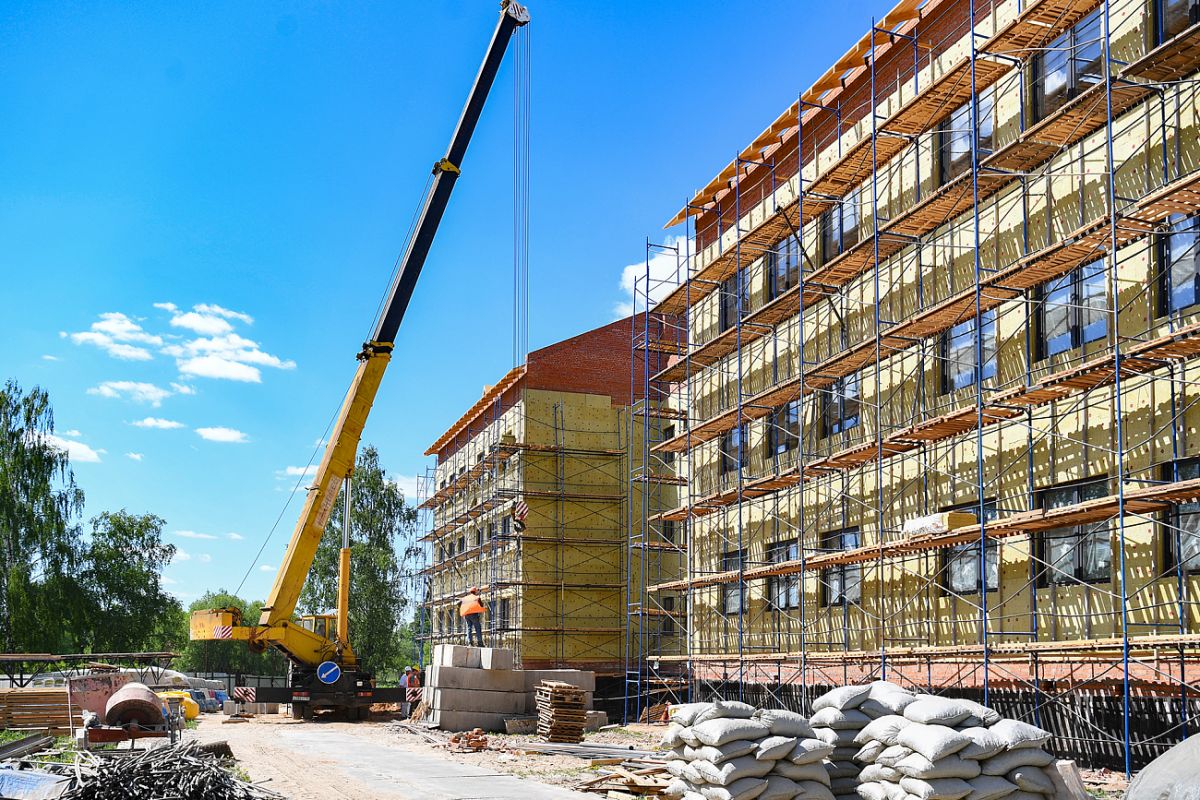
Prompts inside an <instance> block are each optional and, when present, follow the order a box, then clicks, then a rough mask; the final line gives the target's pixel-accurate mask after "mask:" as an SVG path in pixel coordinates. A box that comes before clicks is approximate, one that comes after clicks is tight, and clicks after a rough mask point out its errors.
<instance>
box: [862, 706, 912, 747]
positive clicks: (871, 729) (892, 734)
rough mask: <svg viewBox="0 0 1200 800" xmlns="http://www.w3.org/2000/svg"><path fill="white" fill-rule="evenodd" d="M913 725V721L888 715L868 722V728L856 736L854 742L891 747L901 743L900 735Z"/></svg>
mask: <svg viewBox="0 0 1200 800" xmlns="http://www.w3.org/2000/svg"><path fill="white" fill-rule="evenodd" d="M912 724H913V721H912V720H910V719H906V718H905V717H902V716H900V715H899V714H888V715H887V716H883V717H879V718H878V719H873V720H871V721H870V722H868V723H867V725H866V727H864V728H863V729H862V730H861V731H859V732H858V733H857V734H856V735H855V737H854V741H855V743H857V744H866V743H867V742H870V741H877V742H883V743H884V744H885V745H888V746H891V745H894V744H896V743H897V742H898V741H899V739H897V738H896V737H897V736H898V735H899V734H900V731H902V730H904V729H905V728H907V727H908V726H909V725H912Z"/></svg>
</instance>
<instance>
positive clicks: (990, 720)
mask: <svg viewBox="0 0 1200 800" xmlns="http://www.w3.org/2000/svg"><path fill="white" fill-rule="evenodd" d="M954 702H956V703H960V704H962V706H963V707H964V708H969V709H971V716H972V717H974V718H975V719H977V720H978V722H977V723H975V725H978V726H982V727H984V728H987V727H989V726H991V725H995V724H996V723H997V722H999V721H1000V720H1001V719H1002V717H1001V716H1000V713H999V712H998V711H993V710H992V709H990V708H988V707H987V706H985V705H984V704H983V703H976V702H975V701H974V700H964V699H962V698H958V699H956V700H955V701H954ZM972 727H974V726H972Z"/></svg>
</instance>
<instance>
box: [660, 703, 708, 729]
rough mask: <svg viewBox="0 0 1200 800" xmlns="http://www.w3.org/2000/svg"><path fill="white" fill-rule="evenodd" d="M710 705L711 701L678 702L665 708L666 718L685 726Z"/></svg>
mask: <svg viewBox="0 0 1200 800" xmlns="http://www.w3.org/2000/svg"><path fill="white" fill-rule="evenodd" d="M711 705H712V703H680V704H678V705H674V706H671V707H670V708H668V709H667V719H668V720H670V721H671V722H673V723H675V724H676V725H680V726H682V727H684V728H686V727H688V726H690V725H691V724H692V722H693V721H694V720H695V719H696V715H698V714H699V713H700V712H701V711H705V710H707V709H708V708H709V707H710V706H711Z"/></svg>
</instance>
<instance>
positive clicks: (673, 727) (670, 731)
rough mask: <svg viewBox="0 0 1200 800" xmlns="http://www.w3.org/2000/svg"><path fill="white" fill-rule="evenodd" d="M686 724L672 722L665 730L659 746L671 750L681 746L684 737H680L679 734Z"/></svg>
mask: <svg viewBox="0 0 1200 800" xmlns="http://www.w3.org/2000/svg"><path fill="white" fill-rule="evenodd" d="M683 729H684V726H682V725H677V724H675V723H674V722H672V723H671V724H670V725H668V726H667V729H666V730H665V731H663V736H662V740H661V741H660V742H659V743H658V745H659V747H662V748H664V749H667V750H670V749H671V748H672V747H679V746H680V745H681V744H683V739H680V738H679V734H680V733H682V732H683Z"/></svg>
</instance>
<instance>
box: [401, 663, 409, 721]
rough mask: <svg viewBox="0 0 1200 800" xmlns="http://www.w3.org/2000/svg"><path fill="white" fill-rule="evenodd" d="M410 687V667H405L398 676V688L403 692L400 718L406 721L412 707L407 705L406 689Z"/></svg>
mask: <svg viewBox="0 0 1200 800" xmlns="http://www.w3.org/2000/svg"><path fill="white" fill-rule="evenodd" d="M409 686H412V667H405V668H404V674H403V675H401V676H400V688H401V689H403V690H404V700H403V701H402V702H401V703H400V716H402V717H404V719H408V718H409V716H410V715H411V714H412V707H411V706H410V705H409V704H408V687H409Z"/></svg>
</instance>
